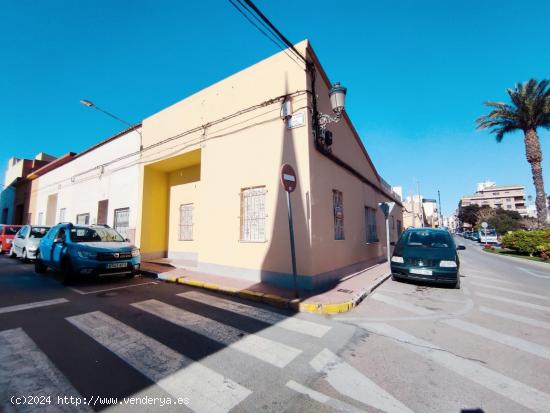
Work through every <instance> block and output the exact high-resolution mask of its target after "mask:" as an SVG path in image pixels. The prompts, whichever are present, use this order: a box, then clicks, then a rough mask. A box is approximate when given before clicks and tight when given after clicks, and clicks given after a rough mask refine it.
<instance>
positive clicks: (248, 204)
mask: <svg viewBox="0 0 550 413" xmlns="http://www.w3.org/2000/svg"><path fill="white" fill-rule="evenodd" d="M266 193H267V190H266V189H265V186H257V187H253V188H244V189H241V241H249V242H263V241H266V231H265V224H266V217H267V215H266V212H265V195H266Z"/></svg>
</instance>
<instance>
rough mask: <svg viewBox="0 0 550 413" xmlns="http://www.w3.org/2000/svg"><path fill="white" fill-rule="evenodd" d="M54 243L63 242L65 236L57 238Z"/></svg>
mask: <svg viewBox="0 0 550 413" xmlns="http://www.w3.org/2000/svg"><path fill="white" fill-rule="evenodd" d="M53 243H54V244H63V238H56V239H54V240H53Z"/></svg>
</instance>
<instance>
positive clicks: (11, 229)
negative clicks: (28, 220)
mask: <svg viewBox="0 0 550 413" xmlns="http://www.w3.org/2000/svg"><path fill="white" fill-rule="evenodd" d="M17 231H19V227H6V231H5V233H6V235H15V234H17Z"/></svg>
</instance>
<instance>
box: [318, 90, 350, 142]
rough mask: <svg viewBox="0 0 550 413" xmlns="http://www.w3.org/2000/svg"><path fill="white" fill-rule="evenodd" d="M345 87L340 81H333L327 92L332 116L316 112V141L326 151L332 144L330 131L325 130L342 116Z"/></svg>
mask: <svg viewBox="0 0 550 413" xmlns="http://www.w3.org/2000/svg"><path fill="white" fill-rule="evenodd" d="M346 93H347V89H346V88H345V87H343V86H342V85H340V82H336V83H334V85H332V87H331V88H330V91H329V92H328V96H329V99H330V106H331V107H332V111H333V112H334V116H331V115H327V114H326V113H321V112H319V113H318V114H317V122H318V125H319V133H318V135H317V143H318V144H319V145H320V146H321V147H322V148H323V149H324V150H326V151H328V150H329V147H330V145H332V132H330V131H329V130H327V125H328V124H329V123H338V122H340V119H341V118H342V112H343V111H344V106H345V102H346Z"/></svg>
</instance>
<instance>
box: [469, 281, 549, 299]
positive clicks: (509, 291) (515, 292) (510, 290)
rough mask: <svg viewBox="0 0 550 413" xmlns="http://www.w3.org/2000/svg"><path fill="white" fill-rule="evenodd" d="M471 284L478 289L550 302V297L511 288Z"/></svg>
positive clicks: (473, 282)
mask: <svg viewBox="0 0 550 413" xmlns="http://www.w3.org/2000/svg"><path fill="white" fill-rule="evenodd" d="M471 284H473V285H477V286H478V287H483V288H490V289H493V290H499V291H505V292H508V293H514V294H517V295H523V296H525V297H531V298H540V299H542V300H550V297H549V296H547V295H540V294H533V293H526V292H523V291H518V290H513V289H511V288H505V287H497V286H495V285H490V284H483V283H478V282H475V281H472V282H471Z"/></svg>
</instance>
